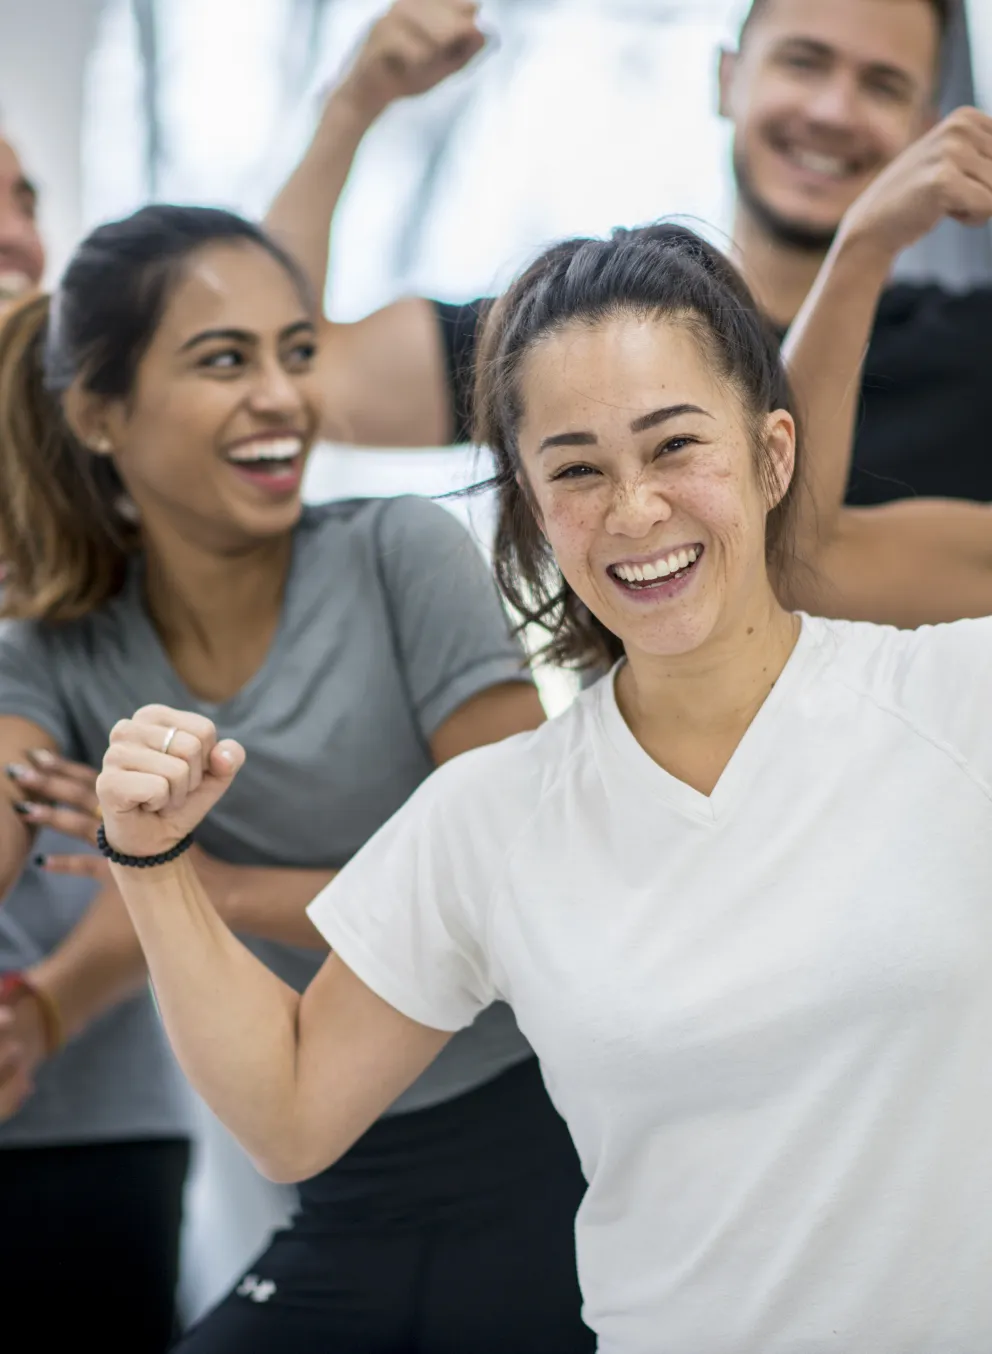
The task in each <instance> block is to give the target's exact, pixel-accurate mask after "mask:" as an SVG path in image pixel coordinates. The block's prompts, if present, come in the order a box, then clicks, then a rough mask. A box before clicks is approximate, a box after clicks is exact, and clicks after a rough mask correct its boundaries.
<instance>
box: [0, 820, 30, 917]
mask: <svg viewBox="0 0 992 1354" xmlns="http://www.w3.org/2000/svg"><path fill="white" fill-rule="evenodd" d="M33 835H34V834H33V833H32V831H31V829H30V828H29V827H28V825H27V823H25V822H24V821H23V820H22V819H20V818H18V817H17V815H16V814H15V812H14V810H13V808H9V807H8V805H7V803H5V802H4V801H3V800H0V906H2V905H3V900H4V898H6V896H7V894H8V893H9V892H10V890H11V889H12V888H13V887H14V885H15V884H16V883H17V881H18V879H20V877H21V874H22V873H23V870H24V862H25V861H26V859H27V855H28V851H29V849H30V846H31V840H32V837H33Z"/></svg>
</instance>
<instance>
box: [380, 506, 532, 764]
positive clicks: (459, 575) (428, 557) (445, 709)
mask: <svg viewBox="0 0 992 1354" xmlns="http://www.w3.org/2000/svg"><path fill="white" fill-rule="evenodd" d="M377 530H378V539H377V542H376V546H377V550H378V558H379V566H380V572H381V577H382V583H383V587H384V589H385V592H386V600H387V604H388V610H389V614H390V618H391V623H392V627H393V632H394V638H395V643H396V649H397V657H398V660H399V663H400V667H401V670H402V672H403V677H404V681H405V683H406V687H407V692H408V695H409V699H410V704H411V707H412V709H413V712H414V715H415V717H416V720H417V723H418V726H419V728H420V731H421V734H422V735H423V737H424V738H430V737H431V736H432V735H433V734H434V733H435V732H436V730H437V729H438V728H439V727H440V726H441V724H443V723H444V721H445V720H446V719H447V718H448V716H449V715H451V714H453V713H454V712H455V710H457V709H458V707H459V706H460V705H463V704H464V703H465V702H466V701H467V700H470V699H471V698H472V697H473V696H476V695H478V694H479V692H480V691H485V690H486V689H487V688H489V687H492V686H498V685H500V684H501V683H503V682H529V681H531V676H530V672H529V669H528V667H527V664H526V658H525V655H524V652H523V649H522V647H521V646H520V644H518V643H517V641H516V640H515V639H514V637H513V635H512V634H511V631H510V624H509V621H508V618H507V615H506V612H505V611H504V609H503V605H502V603H501V601H500V598H499V594H498V592H497V590H496V584H495V582H494V581H493V577H492V574H491V572H490V569H489V566H488V564H487V563H486V561H485V559H484V558H483V556H482V552H481V551H480V550H479V548H478V546H477V545H476V543H475V541H474V540H473V539H472V537H471V536H470V535H469V533H468V531H466V529H465V528H464V527H463V526H462V525H461V523H460V522H458V521H457V520H456V519H455V518H454V517H453V516H452V514H451V513H450V512H448V511H447V510H446V509H444V508H441V507H439V506H438V505H437V504H436V503H431V502H429V501H428V500H426V499H420V498H411V497H405V498H396V499H391V500H388V501H387V502H386V503H385V504H384V506H383V509H382V511H381V514H380V516H379V519H378V523H377Z"/></svg>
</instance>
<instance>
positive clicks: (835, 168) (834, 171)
mask: <svg viewBox="0 0 992 1354" xmlns="http://www.w3.org/2000/svg"><path fill="white" fill-rule="evenodd" d="M792 158H793V160H795V162H796V164H797V165H799V166H800V167H801V168H802V169H808V170H810V171H811V173H813V174H827V175H829V176H830V177H831V178H834V179H840V178H843V177H844V176H845V175H846V174H847V173H848V169H849V166H848V161H846V160H841V159H838V157H837V156H835V155H818V154H817V153H816V151H812V150H793V152H792Z"/></svg>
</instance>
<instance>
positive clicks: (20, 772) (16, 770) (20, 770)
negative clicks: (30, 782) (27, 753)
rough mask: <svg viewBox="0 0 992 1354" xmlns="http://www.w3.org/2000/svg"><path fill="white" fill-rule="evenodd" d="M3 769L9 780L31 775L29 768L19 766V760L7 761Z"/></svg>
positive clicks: (24, 778) (25, 777) (21, 778)
mask: <svg viewBox="0 0 992 1354" xmlns="http://www.w3.org/2000/svg"><path fill="white" fill-rule="evenodd" d="M4 770H5V771H6V773H7V775H8V776H9V777H10V779H11V780H26V779H27V778H28V777H29V776H30V775H31V768H30V767H29V766H21V765H20V763H19V762H9V763H8V764H7V765H6V766H5V767H4Z"/></svg>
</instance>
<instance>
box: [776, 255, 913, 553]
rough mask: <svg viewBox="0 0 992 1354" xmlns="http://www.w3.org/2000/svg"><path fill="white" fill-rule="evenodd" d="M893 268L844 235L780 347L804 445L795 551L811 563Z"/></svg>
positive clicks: (839, 484) (829, 531) (823, 532)
mask: <svg viewBox="0 0 992 1354" xmlns="http://www.w3.org/2000/svg"><path fill="white" fill-rule="evenodd" d="M891 264H892V259H891V256H890V255H887V254H886V253H885V251H884V250H882V249H880V248H879V247H878V246H876V245H874V244H873V243H871V242H868V241H862V240H861V239H860V238H858V237H853V236H852V237H848V236H846V235H845V234H844V232H843V231H842V232H841V234H840V235H839V236H838V238H837V240H836V241H835V243H834V246H833V248H832V249H831V251H830V253H829V254H828V256H827V259H826V261H825V262H824V265H823V267H822V268H821V269H820V272H819V275H818V276H817V279H816V282H815V283H814V285H813V289H812V291H811V292H810V294H809V296H808V297H807V299H806V301H805V303H804V305H803V307H802V309H801V310H800V312H799V314H798V315H797V316H796V319H795V322H794V323H793V325H792V328H791V329H790V330H789V333H788V336H787V338H786V340H785V344H784V347H783V357H784V358H785V362H786V365H787V367H788V369H789V374H790V377H791V380H792V384H793V388H794V390H795V393H796V397H797V406H798V413H799V419H800V424H801V432H802V434H803V436H804V443H805V474H804V484H803V486H802V496H801V500H800V506H799V512H798V516H797V549H798V553H799V555H800V557H801V558H802V559H803V560H804V561H805V562H806V563H807V564H815V561H816V557H817V555H818V553H819V551H820V550H821V549H822V548H823V546H824V545H825V544H828V543H829V542H830V540H831V538H832V536H833V534H834V532H835V529H836V527H837V524H838V520H839V515H840V513H841V512H842V510H843V506H844V494H845V490H846V488H847V480H848V475H849V473H850V466H851V455H852V450H853V444H854V424H855V417H856V414H857V407H858V399H859V396H860V391H861V369H862V364H863V362H864V356H865V351H866V349H867V346H868V342H869V339H870V337H871V331H872V326H873V324H874V321H875V312H876V310H877V308H878V301H879V297H880V296H881V293H882V289H883V287H884V286H885V282H886V279H887V277H888V275H889V270H890V267H891Z"/></svg>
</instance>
